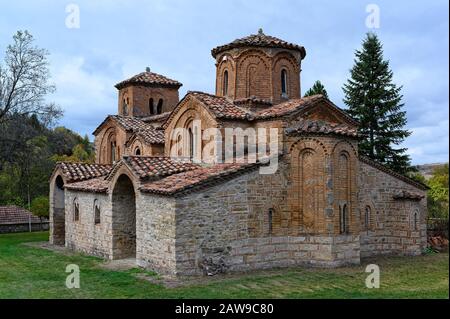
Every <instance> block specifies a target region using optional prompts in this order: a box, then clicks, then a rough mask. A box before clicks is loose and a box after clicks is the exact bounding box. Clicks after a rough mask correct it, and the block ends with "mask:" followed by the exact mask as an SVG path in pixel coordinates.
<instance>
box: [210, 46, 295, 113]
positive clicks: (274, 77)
mask: <svg viewBox="0 0 450 319" xmlns="http://www.w3.org/2000/svg"><path fill="white" fill-rule="evenodd" d="M300 60H301V57H300V53H299V52H297V51H293V50H286V49H275V48H236V49H231V50H228V51H225V52H223V53H222V54H220V55H218V56H217V59H216V67H217V68H216V95H219V96H223V95H224V93H225V92H227V93H226V94H225V95H226V96H228V97H230V98H232V99H241V98H247V97H250V96H255V97H257V98H260V99H267V100H270V101H272V102H273V103H274V104H278V103H280V102H282V101H285V100H287V99H295V98H300ZM282 70H285V71H286V73H287V83H286V84H287V94H286V95H284V96H283V95H282V93H281V71H282ZM225 71H226V72H227V73H228V90H224V84H225V83H226V81H224V74H225Z"/></svg>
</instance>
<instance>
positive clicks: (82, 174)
mask: <svg viewBox="0 0 450 319" xmlns="http://www.w3.org/2000/svg"><path fill="white" fill-rule="evenodd" d="M57 169H60V170H61V172H62V175H63V177H64V179H65V181H66V183H73V182H77V181H84V180H87V179H91V178H96V177H100V176H106V175H107V174H108V173H109V171H110V170H111V165H104V164H87V163H71V162H58V163H57V164H56V167H55V170H57Z"/></svg>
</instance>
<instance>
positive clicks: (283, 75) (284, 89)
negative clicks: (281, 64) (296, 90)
mask: <svg viewBox="0 0 450 319" xmlns="http://www.w3.org/2000/svg"><path fill="white" fill-rule="evenodd" d="M287 80H288V78H287V71H286V70H285V69H283V70H281V94H282V95H287V93H288V92H287Z"/></svg>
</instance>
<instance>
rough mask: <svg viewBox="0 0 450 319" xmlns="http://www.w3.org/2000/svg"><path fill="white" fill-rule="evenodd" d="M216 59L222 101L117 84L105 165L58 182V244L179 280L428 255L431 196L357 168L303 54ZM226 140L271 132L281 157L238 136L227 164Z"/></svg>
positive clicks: (70, 171) (270, 48) (54, 238)
mask: <svg viewBox="0 0 450 319" xmlns="http://www.w3.org/2000/svg"><path fill="white" fill-rule="evenodd" d="M211 54H212V57H213V58H214V60H215V65H216V91H215V94H211V93H204V92H198V91H188V92H187V94H186V95H185V96H184V97H183V98H182V99H181V100H180V99H179V92H178V91H179V89H180V87H181V86H182V84H181V83H180V82H178V81H176V80H173V79H170V78H169V77H166V76H164V75H160V74H157V73H154V72H151V70H150V69H149V68H147V69H146V71H145V72H143V73H140V74H137V75H135V76H133V77H131V78H129V79H126V80H124V81H122V82H120V83H118V84H116V86H115V87H116V89H117V90H118V103H117V114H116V115H108V116H107V117H106V118H105V120H104V121H103V122H102V123H101V124H100V125H99V126H98V127H97V128H96V129H95V131H94V132H93V134H94V135H95V142H94V144H95V154H96V157H95V158H96V159H95V163H90V164H87V163H70V162H60V163H57V164H56V167H55V169H54V171H53V173H52V176H51V179H50V222H51V223H50V242H51V243H52V244H55V245H65V246H66V247H67V248H68V249H72V250H75V251H80V252H84V253H86V254H90V255H95V256H100V257H103V258H105V259H114V260H115V259H126V258H132V259H135V262H136V265H138V266H140V267H144V268H147V269H151V270H154V271H156V272H158V273H161V274H165V275H170V276H177V275H202V274H204V275H213V274H217V273H223V272H228V271H248V270H253V269H267V268H273V267H296V266H316V267H339V266H342V265H347V264H359V263H360V262H361V258H364V257H369V256H375V255H419V254H421V252H422V250H423V249H424V248H425V247H426V222H425V220H426V216H427V207H426V198H425V195H426V191H427V187H426V186H425V185H423V184H421V183H418V182H416V181H414V180H412V179H410V178H408V177H406V176H403V175H400V174H398V173H396V172H394V171H391V170H389V169H388V168H386V167H384V166H383V165H381V164H379V163H377V162H374V161H372V160H370V159H368V158H366V157H363V156H360V155H359V154H358V141H359V136H358V133H357V128H358V122H356V121H355V120H354V119H352V118H351V117H350V116H348V115H347V113H346V112H345V110H343V109H341V108H339V107H338V106H337V105H335V104H334V103H333V102H332V101H330V100H328V99H327V98H325V97H324V96H322V95H313V96H309V97H302V96H301V77H300V75H301V71H302V69H301V64H302V61H303V59H305V56H306V50H305V48H304V47H303V46H300V45H297V44H294V43H290V42H287V41H284V40H281V39H279V38H276V37H273V36H269V35H266V34H264V33H263V31H262V30H259V32H258V33H257V34H253V35H249V36H247V37H244V38H240V39H237V40H234V41H233V42H231V43H228V44H225V45H222V46H218V47H216V48H214V49H212V51H211ZM305 71H306V72H308V71H307V70H305ZM227 129H234V130H237V131H241V132H251V131H252V130H253V131H254V132H260V131H267V132H269V131H273V130H274V129H275V131H276V132H277V134H276V135H273V134H269V133H267V134H262V135H259V134H258V135H257V139H258V145H260V144H261V145H263V144H264V145H274V144H276V145H278V149H277V152H276V154H268V153H267V149H268V148H266V149H265V150H263V151H262V152H261V150H258V152H259V153H260V154H261V153H264V155H267V156H265V157H264V158H265V160H262V159H260V158H259V159H258V160H256V161H254V160H252V161H251V160H249V159H250V158H253V157H252V156H251V155H252V152H253V153H254V152H255V148H252V147H250V145H247V144H245V143H244V144H245V147H244V157H238V156H237V152H236V150H235V148H237V147H238V146H239V145H240V144H241V143H240V142H237V139H236V138H234V139H233V137H232V138H231V148H232V149H233V150H232V151H231V157H232V158H231V161H230V160H224V156H225V154H230V150H229V149H225V147H224V145H226V141H225V139H227V138H228V137H227V134H226V131H227ZM211 131H212V132H216V134H215V135H209V136H206V138H205V133H206V132H211ZM249 140H250V138H247V140H246V142H247V143H248V142H249ZM241 141H242V140H241ZM244 141H245V139H244ZM228 142H229V141H228ZM238 144H239V145H238ZM228 145H229V144H228ZM211 146H212V147H211ZM233 156H234V157H233ZM267 159H271V160H272V161H273V160H276V164H277V166H276V167H275V169H274V170H273V172H271V173H270V174H263V173H262V169H264V168H265V167H266V166H267V165H268V160H267Z"/></svg>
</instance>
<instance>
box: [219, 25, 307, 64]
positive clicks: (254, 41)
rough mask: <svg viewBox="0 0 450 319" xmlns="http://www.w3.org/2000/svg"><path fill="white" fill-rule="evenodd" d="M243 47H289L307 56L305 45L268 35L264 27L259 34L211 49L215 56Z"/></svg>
mask: <svg viewBox="0 0 450 319" xmlns="http://www.w3.org/2000/svg"><path fill="white" fill-rule="evenodd" d="M242 47H260V48H261V47H264V48H279V49H289V50H295V51H299V52H300V54H301V58H302V59H303V58H304V57H305V56H306V50H305V48H304V47H303V46H301V45H298V44H294V43H290V42H287V41H284V40H281V39H279V38H276V37H273V36H270V35H266V34H264V32H263V31H262V29H259V31H258V34H251V35H249V36H247V37H244V38H240V39H236V40H234V41H233V42H231V43H228V44H225V45H221V46H218V47H216V48H214V49H212V50H211V54H212V56H213V57H214V58H216V56H217V55H218V54H219V53H222V52H224V51H227V50H230V49H235V48H242Z"/></svg>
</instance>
